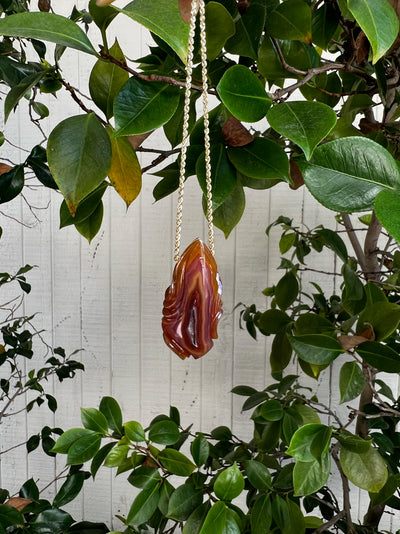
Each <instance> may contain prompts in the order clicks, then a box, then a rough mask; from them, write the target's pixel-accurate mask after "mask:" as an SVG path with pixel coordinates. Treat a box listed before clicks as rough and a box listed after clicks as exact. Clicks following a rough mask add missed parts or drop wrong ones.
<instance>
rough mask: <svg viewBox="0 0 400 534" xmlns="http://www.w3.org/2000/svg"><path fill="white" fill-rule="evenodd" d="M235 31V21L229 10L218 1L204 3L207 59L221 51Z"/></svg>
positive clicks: (214, 56)
mask: <svg viewBox="0 0 400 534" xmlns="http://www.w3.org/2000/svg"><path fill="white" fill-rule="evenodd" d="M234 33H235V23H234V22H233V19H232V17H231V16H230V14H229V11H228V10H227V9H226V8H225V7H224V6H223V5H222V4H220V3H219V2H208V3H207V5H206V41H207V59H208V61H212V60H213V59H215V58H216V57H217V56H218V54H219V53H220V52H221V50H222V48H223V47H224V44H225V43H226V41H227V39H229V37H232V35H233V34H234Z"/></svg>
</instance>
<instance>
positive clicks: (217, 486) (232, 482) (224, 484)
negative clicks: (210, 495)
mask: <svg viewBox="0 0 400 534" xmlns="http://www.w3.org/2000/svg"><path fill="white" fill-rule="evenodd" d="M243 490H244V477H243V475H242V473H241V472H240V470H239V468H238V466H237V465H236V462H235V463H234V464H233V465H231V466H230V467H228V468H227V469H224V470H223V471H222V472H221V473H220V474H219V475H218V476H217V479H216V480H215V482H214V493H215V495H216V496H217V497H218V499H221V500H222V501H231V500H232V499H234V498H235V497H237V496H238V495H240V494H241V493H242V491H243Z"/></svg>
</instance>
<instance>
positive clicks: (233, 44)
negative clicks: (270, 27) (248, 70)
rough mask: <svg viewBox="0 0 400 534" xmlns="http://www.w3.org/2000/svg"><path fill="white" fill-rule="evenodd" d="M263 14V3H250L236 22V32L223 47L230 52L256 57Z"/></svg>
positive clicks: (263, 21)
mask: <svg viewBox="0 0 400 534" xmlns="http://www.w3.org/2000/svg"><path fill="white" fill-rule="evenodd" d="M265 15H266V10H265V7H264V6H263V5H261V4H251V5H250V6H249V7H248V8H247V9H246V11H245V12H244V13H242V16H241V17H240V18H239V20H238V21H237V22H236V32H235V34H234V35H233V36H232V37H231V38H230V39H229V40H228V41H227V42H226V44H225V49H226V50H227V51H228V52H230V53H231V54H237V55H239V56H247V57H250V58H252V59H257V52H258V47H259V44H260V39H261V34H262V31H263V29H264V24H265Z"/></svg>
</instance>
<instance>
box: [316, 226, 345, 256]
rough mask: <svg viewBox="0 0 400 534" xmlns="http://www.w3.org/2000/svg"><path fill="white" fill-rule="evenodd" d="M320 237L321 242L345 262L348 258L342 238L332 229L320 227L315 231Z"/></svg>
mask: <svg viewBox="0 0 400 534" xmlns="http://www.w3.org/2000/svg"><path fill="white" fill-rule="evenodd" d="M315 233H316V234H317V235H318V236H319V237H320V239H321V242H322V243H323V244H324V245H325V246H326V247H328V248H330V249H331V250H333V252H334V253H335V254H336V255H337V256H339V258H340V259H341V260H342V261H344V262H347V260H348V259H349V256H348V253H347V248H346V245H345V243H344V241H343V239H342V238H341V237H340V236H339V235H338V234H337V233H336V232H334V231H333V230H329V228H321V229H320V230H317V231H316V232H315Z"/></svg>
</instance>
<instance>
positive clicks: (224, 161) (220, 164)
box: [196, 143, 237, 210]
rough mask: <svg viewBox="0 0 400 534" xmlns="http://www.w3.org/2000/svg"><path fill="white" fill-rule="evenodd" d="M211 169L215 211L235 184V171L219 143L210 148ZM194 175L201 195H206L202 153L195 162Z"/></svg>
mask: <svg viewBox="0 0 400 534" xmlns="http://www.w3.org/2000/svg"><path fill="white" fill-rule="evenodd" d="M211 168H212V175H211V179H212V199H213V209H214V210H215V209H217V208H218V207H219V206H220V205H221V204H223V203H224V202H225V200H227V199H228V197H229V196H230V195H231V193H232V192H233V190H234V189H235V187H236V183H237V179H236V173H235V169H234V168H233V167H232V165H231V164H230V162H229V160H228V158H227V155H226V150H225V147H224V145H222V144H221V143H218V144H215V145H213V146H212V147H211ZM196 173H197V178H198V180H199V184H200V187H201V189H202V190H203V193H204V194H207V185H206V170H205V158H204V153H203V154H202V155H201V156H200V157H199V159H198V160H197V163H196Z"/></svg>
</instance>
